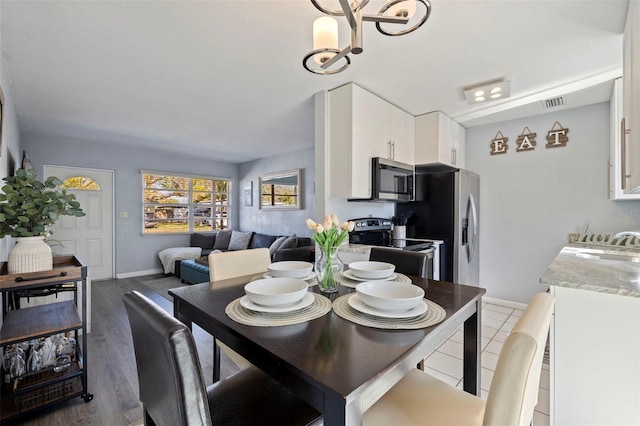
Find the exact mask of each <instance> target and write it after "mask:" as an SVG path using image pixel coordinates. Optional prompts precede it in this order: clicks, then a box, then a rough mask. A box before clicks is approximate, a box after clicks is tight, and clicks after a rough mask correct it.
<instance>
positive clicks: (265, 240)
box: [249, 233, 276, 248]
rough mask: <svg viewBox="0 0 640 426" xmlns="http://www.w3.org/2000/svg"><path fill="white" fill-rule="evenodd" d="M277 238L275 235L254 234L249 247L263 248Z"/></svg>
mask: <svg viewBox="0 0 640 426" xmlns="http://www.w3.org/2000/svg"><path fill="white" fill-rule="evenodd" d="M275 240H276V236H275V235H266V234H258V233H255V234H253V238H251V242H250V243H249V248H262V247H269V246H270V245H271V244H273V242H274V241H275Z"/></svg>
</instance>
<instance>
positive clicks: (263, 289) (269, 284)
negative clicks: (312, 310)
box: [244, 278, 309, 306]
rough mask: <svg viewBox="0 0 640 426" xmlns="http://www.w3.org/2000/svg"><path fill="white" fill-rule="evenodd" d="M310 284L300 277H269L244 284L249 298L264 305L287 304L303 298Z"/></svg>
mask: <svg viewBox="0 0 640 426" xmlns="http://www.w3.org/2000/svg"><path fill="white" fill-rule="evenodd" d="M308 289H309V284H307V282H306V281H302V280H300V279H298V278H267V279H262V280H255V281H252V282H250V283H249V284H247V285H245V286H244V292H245V293H246V294H247V297H248V298H249V300H251V301H252V302H253V303H255V304H257V305H262V306H287V305H293V304H294V303H298V302H300V301H301V300H302V298H303V297H304V295H305V294H307V291H308Z"/></svg>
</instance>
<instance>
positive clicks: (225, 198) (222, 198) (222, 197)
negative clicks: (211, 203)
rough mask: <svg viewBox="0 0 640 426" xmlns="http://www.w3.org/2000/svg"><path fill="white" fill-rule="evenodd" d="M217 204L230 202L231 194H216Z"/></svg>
mask: <svg viewBox="0 0 640 426" xmlns="http://www.w3.org/2000/svg"><path fill="white" fill-rule="evenodd" d="M216 204H229V194H216Z"/></svg>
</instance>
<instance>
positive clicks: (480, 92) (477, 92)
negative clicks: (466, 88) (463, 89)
mask: <svg viewBox="0 0 640 426" xmlns="http://www.w3.org/2000/svg"><path fill="white" fill-rule="evenodd" d="M473 96H484V90H478V91H475V92H473Z"/></svg>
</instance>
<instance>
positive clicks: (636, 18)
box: [623, 1, 640, 194]
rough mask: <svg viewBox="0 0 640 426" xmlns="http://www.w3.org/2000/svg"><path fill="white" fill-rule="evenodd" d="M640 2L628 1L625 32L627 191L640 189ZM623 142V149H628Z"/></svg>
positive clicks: (624, 96)
mask: <svg viewBox="0 0 640 426" xmlns="http://www.w3.org/2000/svg"><path fill="white" fill-rule="evenodd" d="M638 26H640V4H639V2H637V1H631V2H629V11H628V13H627V26H626V30H625V36H624V50H623V57H624V67H623V86H624V88H623V92H624V94H623V98H624V99H623V104H624V107H623V108H624V112H623V118H624V120H625V123H624V124H625V128H626V129H627V130H628V132H627V134H626V135H625V136H626V138H625V144H624V145H626V154H627V156H626V161H625V162H624V167H625V170H624V171H625V173H626V175H627V176H626V177H627V180H626V182H625V185H624V192H625V193H627V194H630V193H640V117H638V115H639V114H640V82H639V80H638V79H640V52H638V49H640V28H638ZM624 148H625V146H623V153H624V151H625V149H624Z"/></svg>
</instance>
